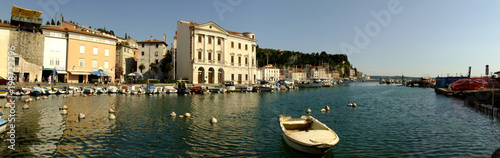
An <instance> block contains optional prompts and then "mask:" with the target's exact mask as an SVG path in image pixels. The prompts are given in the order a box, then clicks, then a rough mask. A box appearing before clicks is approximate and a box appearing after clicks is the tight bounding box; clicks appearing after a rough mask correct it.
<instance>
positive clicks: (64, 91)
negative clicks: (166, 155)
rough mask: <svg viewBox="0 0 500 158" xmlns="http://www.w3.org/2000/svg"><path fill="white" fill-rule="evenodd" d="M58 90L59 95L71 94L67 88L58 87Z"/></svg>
mask: <svg viewBox="0 0 500 158" xmlns="http://www.w3.org/2000/svg"><path fill="white" fill-rule="evenodd" d="M57 89H58V90H57V93H58V94H68V93H69V92H68V89H67V88H65V87H57ZM54 90H55V89H54Z"/></svg>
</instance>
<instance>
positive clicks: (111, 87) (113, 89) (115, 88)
mask: <svg viewBox="0 0 500 158" xmlns="http://www.w3.org/2000/svg"><path fill="white" fill-rule="evenodd" d="M106 89H107V90H108V93H117V92H118V88H117V87H116V86H108V88H106Z"/></svg>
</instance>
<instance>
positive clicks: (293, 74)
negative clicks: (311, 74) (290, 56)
mask: <svg viewBox="0 0 500 158" xmlns="http://www.w3.org/2000/svg"><path fill="white" fill-rule="evenodd" d="M287 75H288V76H287V77H288V78H289V79H291V80H294V81H295V80H296V81H305V80H307V73H306V72H304V71H302V70H301V69H292V70H291V71H290V72H289V73H287Z"/></svg>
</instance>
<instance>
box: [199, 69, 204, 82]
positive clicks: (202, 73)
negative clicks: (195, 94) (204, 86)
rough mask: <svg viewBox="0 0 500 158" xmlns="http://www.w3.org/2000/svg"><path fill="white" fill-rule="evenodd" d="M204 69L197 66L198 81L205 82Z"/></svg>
mask: <svg viewBox="0 0 500 158" xmlns="http://www.w3.org/2000/svg"><path fill="white" fill-rule="evenodd" d="M204 80H205V69H203V67H200V68H198V83H205V81H204Z"/></svg>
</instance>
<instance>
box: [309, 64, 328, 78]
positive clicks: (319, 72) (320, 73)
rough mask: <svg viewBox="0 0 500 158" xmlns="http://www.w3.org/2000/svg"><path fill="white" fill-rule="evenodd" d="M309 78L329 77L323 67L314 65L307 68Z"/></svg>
mask: <svg viewBox="0 0 500 158" xmlns="http://www.w3.org/2000/svg"><path fill="white" fill-rule="evenodd" d="M309 78H310V79H327V78H329V77H328V76H327V74H326V70H325V67H323V66H314V67H312V68H311V69H310V70H309Z"/></svg>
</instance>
